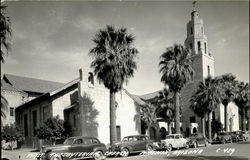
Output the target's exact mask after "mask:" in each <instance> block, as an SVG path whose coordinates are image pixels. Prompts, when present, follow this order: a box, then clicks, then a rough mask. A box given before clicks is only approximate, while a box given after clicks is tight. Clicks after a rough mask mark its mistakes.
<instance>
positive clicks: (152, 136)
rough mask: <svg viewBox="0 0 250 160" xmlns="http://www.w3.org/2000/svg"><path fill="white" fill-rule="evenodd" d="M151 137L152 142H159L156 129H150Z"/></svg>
mask: <svg viewBox="0 0 250 160" xmlns="http://www.w3.org/2000/svg"><path fill="white" fill-rule="evenodd" d="M149 137H150V139H151V140H157V135H156V129H155V128H154V127H150V129H149Z"/></svg>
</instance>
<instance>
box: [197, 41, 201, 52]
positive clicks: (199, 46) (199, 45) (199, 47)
mask: <svg viewBox="0 0 250 160" xmlns="http://www.w3.org/2000/svg"><path fill="white" fill-rule="evenodd" d="M197 45H198V51H200V50H201V42H200V41H198V42H197Z"/></svg>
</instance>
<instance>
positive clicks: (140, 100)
mask: <svg viewBox="0 0 250 160" xmlns="http://www.w3.org/2000/svg"><path fill="white" fill-rule="evenodd" d="M123 91H124V92H125V93H126V94H127V95H128V96H129V97H130V98H132V99H133V100H134V101H135V102H136V103H137V104H138V105H142V106H143V105H145V104H146V103H145V102H144V101H143V100H142V99H141V98H140V97H139V96H137V95H133V94H131V93H129V92H128V91H127V90H126V89H125V88H123Z"/></svg>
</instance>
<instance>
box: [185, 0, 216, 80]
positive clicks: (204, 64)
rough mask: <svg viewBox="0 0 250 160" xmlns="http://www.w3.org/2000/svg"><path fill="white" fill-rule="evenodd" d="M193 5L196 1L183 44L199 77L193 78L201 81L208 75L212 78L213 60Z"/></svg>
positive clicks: (201, 22) (201, 23)
mask: <svg viewBox="0 0 250 160" xmlns="http://www.w3.org/2000/svg"><path fill="white" fill-rule="evenodd" d="M195 5H196V1H194V2H193V10H192V12H191V20H190V21H189V22H188V23H187V38H186V40H185V42H184V44H185V46H186V47H188V48H189V49H190V50H191V54H192V57H193V61H194V65H193V68H194V70H195V71H196V74H198V75H200V77H195V78H197V80H199V81H201V80H203V79H204V78H206V77H207V76H208V75H210V76H212V77H214V58H213V56H212V54H211V53H210V51H209V49H208V39H207V36H206V35H205V27H204V22H203V20H202V19H201V18H200V17H199V14H198V11H197V10H196V6H195ZM195 61H196V62H195ZM200 68H202V70H200ZM201 72H202V73H201Z"/></svg>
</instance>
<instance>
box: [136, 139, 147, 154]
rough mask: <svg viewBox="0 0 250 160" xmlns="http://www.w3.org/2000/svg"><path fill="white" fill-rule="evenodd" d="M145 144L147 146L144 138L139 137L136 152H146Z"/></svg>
mask: <svg viewBox="0 0 250 160" xmlns="http://www.w3.org/2000/svg"><path fill="white" fill-rule="evenodd" d="M147 144H148V140H147V139H146V137H145V136H140V137H139V142H138V150H139V151H142V150H146V149H147Z"/></svg>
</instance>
